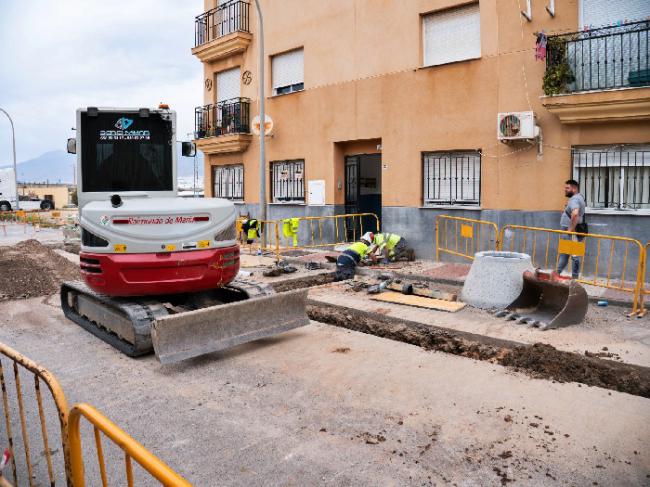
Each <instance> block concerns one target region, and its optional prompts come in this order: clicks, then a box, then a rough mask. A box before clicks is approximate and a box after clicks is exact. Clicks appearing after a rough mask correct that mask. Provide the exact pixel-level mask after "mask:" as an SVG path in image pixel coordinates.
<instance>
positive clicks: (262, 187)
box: [255, 0, 266, 245]
mask: <svg viewBox="0 0 650 487" xmlns="http://www.w3.org/2000/svg"><path fill="white" fill-rule="evenodd" d="M255 7H257V25H258V31H259V32H258V37H259V43H260V47H259V50H260V57H259V66H258V69H259V73H260V79H259V84H260V93H259V97H260V168H259V169H260V216H259V220H261V221H265V220H266V153H265V147H264V138H265V135H264V128H265V121H266V120H265V117H266V113H265V111H264V67H265V65H264V61H265V59H264V19H263V18H262V8H261V7H260V2H259V0H255ZM265 235H266V232H264V233H263V234H262V245H265V244H266V236H265Z"/></svg>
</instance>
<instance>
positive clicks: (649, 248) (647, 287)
mask: <svg viewBox="0 0 650 487" xmlns="http://www.w3.org/2000/svg"><path fill="white" fill-rule="evenodd" d="M649 255H650V242H648V243H646V244H645V265H644V266H643V276H641V286H639V302H640V305H639V306H640V311H639V317H643V316H645V315H646V313H647V312H648V310H647V309H646V307H645V297H646V296H648V295H650V283H648V282H646V279H647V278H649V277H650V269H649V267H650V262H648V261H650V258H648V256H649Z"/></svg>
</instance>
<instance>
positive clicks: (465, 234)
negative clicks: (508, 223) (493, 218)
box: [435, 215, 499, 261]
mask: <svg viewBox="0 0 650 487" xmlns="http://www.w3.org/2000/svg"><path fill="white" fill-rule="evenodd" d="M498 238H499V228H498V227H497V225H496V223H494V222H489V221H484V220H474V219H471V218H462V217H457V216H449V215H438V216H437V217H436V230H435V251H436V260H437V261H440V253H446V254H450V255H454V256H456V257H461V258H464V259H469V260H474V254H475V253H476V252H482V251H486V250H496V249H497V248H498V244H499V242H498Z"/></svg>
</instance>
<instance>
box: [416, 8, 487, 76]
mask: <svg viewBox="0 0 650 487" xmlns="http://www.w3.org/2000/svg"><path fill="white" fill-rule="evenodd" d="M422 39H423V41H424V65H425V66H436V65H439V64H446V63H452V62H454V61H464V60H466V59H476V58H479V57H481V16H480V14H479V6H478V3H476V4H472V5H468V6H466V7H460V8H455V9H453V10H445V11H442V12H436V13H432V14H428V15H424V16H423V17H422Z"/></svg>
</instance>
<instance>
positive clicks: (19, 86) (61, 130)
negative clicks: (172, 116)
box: [0, 0, 203, 166]
mask: <svg viewBox="0 0 650 487" xmlns="http://www.w3.org/2000/svg"><path fill="white" fill-rule="evenodd" d="M202 11H203V1H202V0H110V1H107V0H0V107H2V108H4V109H5V110H7V111H8V112H9V113H10V114H11V116H12V118H13V120H14V125H15V128H16V152H17V159H18V162H21V161H24V160H27V159H31V158H33V157H36V156H39V155H40V154H42V153H44V152H47V151H51V150H60V149H64V148H65V141H66V139H67V138H68V137H72V136H74V132H73V131H72V130H70V128H71V127H74V125H75V110H76V109H77V108H78V107H85V106H125V107H131V106H135V107H140V106H149V107H153V106H157V105H158V103H159V102H161V101H165V102H166V103H169V105H170V106H171V108H173V109H175V110H176V111H177V116H178V123H179V138H183V137H184V136H185V135H186V134H187V133H188V132H192V131H193V123H194V119H193V118H194V107H195V106H197V105H200V104H201V103H202V99H201V96H202V83H201V82H202V74H201V71H202V70H201V63H200V62H199V61H198V60H197V59H196V58H195V57H194V56H192V55H191V53H190V49H191V48H192V46H193V45H194V17H195V16H196V15H198V14H199V13H201V12H202ZM9 163H11V132H10V128H9V122H8V121H7V120H6V117H4V115H2V114H0V166H3V165H6V164H9Z"/></svg>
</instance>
